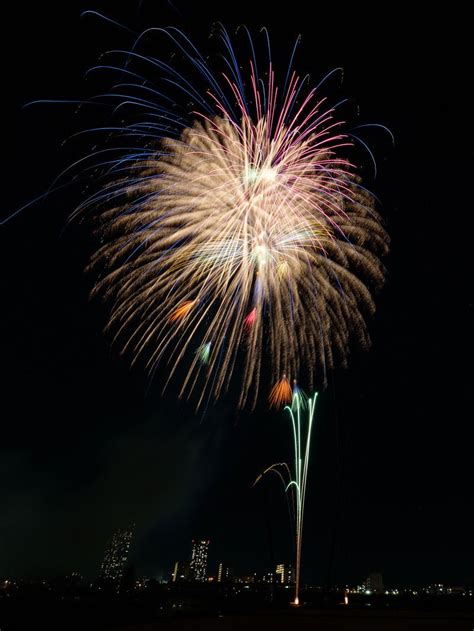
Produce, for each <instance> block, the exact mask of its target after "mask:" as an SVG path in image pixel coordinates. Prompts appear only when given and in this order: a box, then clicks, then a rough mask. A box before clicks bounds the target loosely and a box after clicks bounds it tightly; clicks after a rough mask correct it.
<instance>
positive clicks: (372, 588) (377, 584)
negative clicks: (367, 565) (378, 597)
mask: <svg viewBox="0 0 474 631" xmlns="http://www.w3.org/2000/svg"><path fill="white" fill-rule="evenodd" d="M365 584H366V588H367V591H368V592H371V593H372V594H381V593H382V592H383V578H382V574H380V572H372V573H371V574H369V578H368V579H367V580H366V582H365Z"/></svg>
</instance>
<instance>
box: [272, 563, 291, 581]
mask: <svg viewBox="0 0 474 631" xmlns="http://www.w3.org/2000/svg"><path fill="white" fill-rule="evenodd" d="M275 574H276V576H277V583H282V584H283V585H292V584H293V583H294V582H295V570H294V568H293V566H292V565H288V564H285V563H280V564H278V565H277V566H276V570H275Z"/></svg>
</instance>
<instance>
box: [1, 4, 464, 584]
mask: <svg viewBox="0 0 474 631" xmlns="http://www.w3.org/2000/svg"><path fill="white" fill-rule="evenodd" d="M62 4H63V6H61V5H59V4H58V5H57V6H55V4H53V3H48V2H42V3H34V4H33V3H31V5H30V6H28V7H26V6H25V5H24V3H18V6H17V8H15V9H12V8H11V7H10V8H8V9H3V12H4V18H3V19H4V29H5V30H6V31H8V32H10V33H12V34H13V39H12V41H10V42H9V43H8V46H7V44H6V38H3V46H4V50H3V54H2V61H3V64H2V69H3V99H2V107H3V108H4V115H3V116H2V122H3V134H2V140H3V150H4V166H3V169H2V175H3V184H2V201H3V203H2V207H3V208H2V214H3V215H4V216H7V215H8V214H9V213H11V212H12V211H14V210H16V209H17V208H18V207H20V206H21V205H22V204H23V203H26V202H28V201H30V200H31V199H33V198H34V197H35V196H36V195H39V194H41V193H42V192H44V190H45V189H46V187H47V186H48V185H49V184H50V182H51V181H52V180H53V179H54V177H55V176H56V175H57V173H58V172H59V171H60V170H61V169H62V168H64V167H65V166H67V164H69V163H70V161H71V158H73V157H74V149H68V148H67V147H66V148H64V147H63V148H62V147H61V141H62V140H63V139H64V138H66V137H67V136H69V135H70V134H71V132H74V131H76V130H77V129H79V128H81V123H80V121H78V120H77V117H75V116H74V113H73V112H74V109H73V108H68V107H64V106H38V107H34V108H28V109H22V106H23V104H24V103H26V102H28V101H30V100H32V99H38V98H59V99H73V98H77V97H79V98H81V97H83V96H84V95H88V94H89V90H90V87H88V85H87V82H84V79H83V75H84V72H85V71H86V70H87V69H88V68H89V67H90V66H91V65H93V64H94V63H95V62H96V60H97V57H98V55H99V54H100V53H101V52H103V51H104V50H106V49H108V48H113V47H116V46H117V44H119V45H121V46H123V45H125V43H127V40H126V36H125V35H124V34H123V33H121V32H120V31H118V30H117V29H114V28H112V27H110V26H107V25H104V24H103V23H100V22H98V21H96V20H93V19H90V18H84V19H81V18H80V12H81V10H83V9H89V8H96V9H98V10H101V11H103V12H105V13H107V14H108V15H109V16H111V17H114V18H117V19H119V20H121V21H122V22H125V23H126V24H127V25H128V26H130V27H131V28H133V29H138V30H141V28H144V27H147V26H150V25H154V26H166V25H169V24H175V25H178V26H181V27H182V28H184V29H185V30H186V32H187V33H189V34H190V35H191V36H192V37H193V39H194V40H196V41H197V42H198V43H200V44H202V45H204V46H205V45H206V41H207V34H208V32H209V30H210V27H211V24H212V22H213V21H215V20H216V19H222V20H223V21H224V22H225V24H226V25H228V27H229V29H232V28H233V27H235V26H237V25H238V24H240V23H246V24H247V25H248V26H249V27H253V28H257V27H260V26H262V25H264V24H265V25H266V26H268V27H269V29H270V31H271V36H272V41H273V43H274V44H273V45H274V49H275V55H276V57H277V58H279V56H281V58H282V59H286V54H287V53H286V51H289V49H290V47H291V43H292V41H293V40H294V38H295V37H296V36H297V35H298V34H299V33H301V34H302V35H303V43H302V47H301V49H300V52H299V56H298V58H297V62H296V66H297V67H299V68H302V69H303V70H304V71H305V72H306V71H310V72H311V74H312V76H313V77H315V78H318V80H319V78H321V77H322V76H324V74H325V73H326V72H327V71H329V70H331V69H332V68H334V67H337V66H342V67H343V68H344V83H343V86H342V94H343V95H344V96H348V97H351V98H352V99H354V101H355V102H357V103H358V104H359V106H360V118H361V122H378V123H382V124H384V125H387V126H388V127H389V128H390V129H391V130H392V132H393V133H394V135H395V138H396V145H395V148H394V149H393V148H392V147H391V146H390V143H389V142H386V141H385V139H381V137H380V136H374V139H373V144H372V146H373V148H374V151H375V153H376V157H377V162H378V167H379V174H378V176H377V178H376V179H375V181H374V180H373V178H372V176H371V171H370V168H367V169H366V176H367V179H366V184H367V185H368V186H369V188H371V189H372V190H374V191H375V193H376V194H377V195H378V196H379V197H380V198H381V200H382V214H383V215H384V218H385V220H386V222H387V226H388V229H389V232H390V234H391V237H392V251H391V254H390V256H389V257H388V259H387V261H386V264H387V267H388V270H389V276H388V282H387V285H386V288H385V289H384V290H383V292H382V294H381V295H379V296H378V298H377V303H378V311H377V314H376V317H375V318H374V320H373V322H372V323H371V333H372V338H373V348H372V350H371V351H370V352H369V353H366V354H362V353H358V352H355V353H354V354H353V357H352V359H351V366H350V369H349V370H347V371H338V372H336V374H335V375H334V376H333V378H332V379H331V386H330V388H329V389H328V390H327V391H326V392H324V393H323V394H322V395H321V398H320V405H319V408H318V414H317V427H316V431H315V440H314V448H313V452H312V462H311V466H310V473H309V476H310V478H309V490H308V496H307V509H306V526H305V534H304V538H305V548H304V575H305V576H306V577H307V578H308V579H310V580H313V581H316V582H322V581H324V580H325V579H326V575H327V572H328V565H329V557H330V553H329V550H330V546H331V539H332V536H333V534H334V532H336V534H337V536H336V549H335V558H334V580H335V581H336V582H339V583H343V582H358V581H360V580H362V579H363V578H364V577H365V576H366V575H367V573H368V572H369V571H371V570H374V569H379V570H380V571H382V572H383V574H384V576H385V580H386V582H387V583H388V584H392V585H397V584H419V583H428V582H434V581H442V582H447V583H462V582H464V581H467V580H472V579H474V571H473V567H474V552H473V547H472V532H474V523H473V521H474V520H473V509H472V487H473V473H472V472H473V467H472V444H473V438H474V432H473V429H472V427H473V426H472V421H471V418H470V410H471V408H472V392H471V384H472V368H471V362H472V360H471V358H472V350H473V349H472V315H473V308H472V293H471V292H472V282H471V253H472V247H471V240H472V237H471V233H470V230H469V227H468V226H469V223H470V214H471V212H472V211H471V209H470V205H471V199H470V194H469V189H470V178H472V172H473V171H472V167H473V164H472V133H471V132H472V120H471V119H472V115H471V112H470V110H471V106H470V104H469V102H468V99H467V85H468V83H469V81H468V77H469V72H468V70H467V69H465V66H467V59H468V45H467V23H468V20H467V18H466V15H464V16H463V15H462V12H459V11H457V10H456V7H455V5H453V4H451V5H449V7H450V9H449V13H446V12H443V13H442V12H441V10H439V9H434V8H433V6H432V7H431V9H430V13H429V14H425V15H414V14H412V13H411V12H410V11H409V10H408V9H406V8H402V7H401V6H400V5H399V4H393V5H392V7H391V8H390V6H387V5H384V7H383V8H382V7H381V6H380V8H378V9H371V10H369V9H368V8H367V9H362V8H361V4H362V3H356V5H354V6H353V7H352V9H350V10H349V12H347V9H345V8H344V7H343V5H341V4H340V3H337V4H333V7H332V8H328V7H327V6H326V7H325V8H324V9H319V8H318V7H317V6H316V5H315V7H316V10H315V13H314V14H313V15H309V14H308V12H307V11H308V10H307V6H309V5H310V3H307V2H301V1H300V0H295V1H293V2H291V3H289V4H288V5H286V6H285V7H284V6H283V5H281V8H276V7H277V4H276V3H275V2H271V3H270V2H258V3H257V2H255V1H254V2H247V1H242V0H240V1H239V2H238V3H225V8H224V3H223V4H222V5H220V4H219V3H211V2H199V3H198V2H196V3H194V2H193V3H185V2H182V1H180V0H176V1H175V2H174V3H171V2H159V1H156V2H153V1H151V0H143V1H142V2H138V1H132V0H129V1H128V2H122V3H120V5H121V8H120V10H118V9H117V7H116V6H114V5H116V4H117V3H116V2H112V1H110V2H87V3H82V2H67V3H62ZM188 5H189V6H188ZM5 11H7V13H6V14H5ZM328 89H329V90H331V89H334V90H336V88H335V87H334V85H333V84H331V85H330V86H329V87H328ZM337 89H338V90H339V89H340V88H339V87H337ZM367 162H368V160H367ZM369 166H370V165H369ZM75 202H77V198H75V197H74V194H73V193H72V192H68V191H65V192H62V193H60V194H58V195H52V196H50V197H49V198H47V199H46V201H43V202H41V203H38V204H36V205H33V206H32V207H30V208H29V209H27V210H25V211H24V212H22V213H21V214H19V215H18V216H17V217H16V218H15V219H13V220H11V221H10V222H9V223H8V224H7V225H6V226H4V227H2V247H1V254H2V257H3V262H2V270H3V274H2V289H1V295H2V310H1V318H2V327H1V335H2V341H1V357H2V371H3V378H2V386H3V387H2V399H1V410H2V414H1V417H2V425H1V427H2V433H1V436H2V440H1V443H0V449H1V457H0V466H1V468H2V471H1V476H0V481H1V482H0V488H1V491H0V506H1V512H0V528H1V534H0V575H5V576H7V575H16V576H23V575H44V574H55V573H59V572H67V571H72V570H78V571H80V572H82V573H84V574H85V575H87V576H91V577H92V576H94V575H95V574H96V572H97V569H98V566H99V564H100V560H101V555H102V552H103V547H104V544H105V541H106V539H107V538H108V537H109V536H110V534H111V532H112V531H113V530H114V529H115V528H117V527H122V526H124V525H126V524H127V523H128V522H130V521H134V522H136V536H135V540H134V548H133V560H134V563H135V564H136V567H137V571H138V572H139V573H140V574H147V575H152V576H167V575H168V574H169V572H170V570H171V567H172V564H173V562H174V561H175V560H176V559H181V558H186V557H187V555H188V554H189V550H190V540H191V538H192V537H193V536H201V535H202V536H208V537H210V538H211V540H212V545H211V559H210V561H211V570H213V569H215V566H216V563H217V562H218V561H219V560H222V559H228V560H229V561H230V562H232V563H233V564H234V565H235V567H236V570H237V571H238V572H240V573H247V572H251V571H259V572H260V571H263V570H264V569H265V568H269V567H270V566H271V564H272V555H273V560H274V561H275V562H280V561H285V560H290V557H291V542H290V533H289V527H288V523H287V514H286V512H285V510H286V509H285V504H284V502H283V498H282V493H281V488H280V486H279V485H278V484H277V481H276V480H270V479H269V480H268V481H267V483H266V484H265V485H264V486H262V487H261V488H260V489H255V490H252V489H251V488H250V487H251V484H252V482H253V480H254V479H255V477H256V475H257V474H258V473H259V472H260V471H261V470H262V468H264V467H265V466H267V465H268V464H270V463H271V462H274V461H278V460H280V459H288V458H289V457H290V451H289V447H290V433H289V426H288V422H287V420H286V419H285V418H284V416H283V415H282V414H270V413H268V412H266V410H265V408H264V407H263V406H262V407H261V408H259V409H257V410H256V412H255V413H253V414H244V413H241V414H237V413H236V412H235V407H234V405H233V403H232V401H225V400H224V401H222V402H221V403H219V404H218V405H216V406H215V407H210V408H209V410H208V412H207V414H206V415H205V417H204V418H203V419H202V417H201V416H200V415H198V416H196V415H195V414H194V412H193V408H192V406H191V405H188V404H185V403H178V402H177V401H176V398H175V397H174V393H173V392H171V393H170V394H169V395H167V396H165V397H163V398H162V397H161V396H160V392H159V389H158V388H157V387H155V385H154V384H151V387H149V388H148V385H149V384H148V381H147V378H146V376H145V375H144V372H143V369H142V368H140V367H137V368H135V369H133V370H130V369H129V366H128V364H127V361H126V359H123V358H121V357H119V354H118V350H117V349H116V348H111V347H110V344H109V340H108V339H107V337H106V336H104V335H103V334H102V328H103V325H104V322H105V319H104V318H105V313H104V310H103V308H102V307H101V306H100V305H99V304H97V303H95V302H90V301H89V299H88V292H89V290H90V287H91V280H90V278H88V277H87V276H85V275H84V274H83V271H82V270H83V268H84V266H85V264H86V262H87V256H88V253H89V251H90V247H91V246H90V243H88V233H87V231H85V230H81V229H80V228H74V227H73V228H70V229H68V230H65V231H64V226H65V223H66V218H67V216H68V213H69V212H70V211H71V210H72V209H73V207H74V203H75ZM338 463H339V464H338ZM337 515H339V520H337ZM336 522H338V528H337V529H335V523H336ZM270 542H271V545H270Z"/></svg>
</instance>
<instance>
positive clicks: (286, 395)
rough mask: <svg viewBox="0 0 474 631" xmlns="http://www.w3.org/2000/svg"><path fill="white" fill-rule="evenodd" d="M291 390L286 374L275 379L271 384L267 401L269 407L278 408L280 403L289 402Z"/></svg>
mask: <svg viewBox="0 0 474 631" xmlns="http://www.w3.org/2000/svg"><path fill="white" fill-rule="evenodd" d="M292 396H293V391H292V389H291V386H290V382H289V381H288V379H287V378H286V375H283V377H282V378H281V379H280V381H277V382H276V384H275V385H274V386H273V388H272V391H271V392H270V396H269V397H268V402H269V403H270V407H271V408H280V407H281V406H282V405H286V404H287V403H290V402H291V398H292Z"/></svg>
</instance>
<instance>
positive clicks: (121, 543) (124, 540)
mask: <svg viewBox="0 0 474 631" xmlns="http://www.w3.org/2000/svg"><path fill="white" fill-rule="evenodd" d="M132 534H133V530H132V527H130V528H128V529H124V530H116V531H115V532H114V534H113V535H112V539H111V540H110V541H109V543H108V544H107V547H106V548H105V553H104V560H103V561H102V565H101V567H100V573H99V580H100V581H101V582H102V583H109V584H114V585H116V586H117V588H118V587H120V583H121V581H122V578H123V573H124V570H125V566H126V565H127V560H128V553H129V550H130V544H131V541H132Z"/></svg>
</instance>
